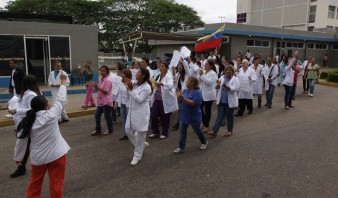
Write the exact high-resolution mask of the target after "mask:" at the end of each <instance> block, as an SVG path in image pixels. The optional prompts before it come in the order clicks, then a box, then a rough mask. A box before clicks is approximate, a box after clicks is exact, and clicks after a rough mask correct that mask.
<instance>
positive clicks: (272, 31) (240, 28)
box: [198, 23, 338, 42]
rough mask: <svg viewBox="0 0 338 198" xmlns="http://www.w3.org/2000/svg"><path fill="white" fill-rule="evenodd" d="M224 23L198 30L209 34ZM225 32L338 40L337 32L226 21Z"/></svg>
mask: <svg viewBox="0 0 338 198" xmlns="http://www.w3.org/2000/svg"><path fill="white" fill-rule="evenodd" d="M222 25H223V23H216V24H206V25H205V29H204V30H201V31H198V34H199V35H200V36H202V35H208V34H212V33H213V32H215V31H216V30H217V29H218V28H220V27H221V26H222ZM224 34H230V35H247V36H260V37H271V38H281V39H298V40H310V41H324V42H338V38H337V34H330V33H322V32H310V31H301V30H290V29H283V28H274V27H264V26H253V25H246V24H237V23H225V29H224Z"/></svg>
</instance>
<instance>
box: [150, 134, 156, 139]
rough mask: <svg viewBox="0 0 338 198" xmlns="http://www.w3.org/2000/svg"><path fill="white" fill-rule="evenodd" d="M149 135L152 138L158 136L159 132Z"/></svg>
mask: <svg viewBox="0 0 338 198" xmlns="http://www.w3.org/2000/svg"><path fill="white" fill-rule="evenodd" d="M149 137H150V138H154V137H157V134H154V133H152V134H150V135H149Z"/></svg>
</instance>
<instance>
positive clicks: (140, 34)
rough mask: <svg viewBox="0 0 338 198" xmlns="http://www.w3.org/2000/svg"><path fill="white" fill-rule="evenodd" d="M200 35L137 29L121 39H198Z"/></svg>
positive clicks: (124, 40)
mask: <svg viewBox="0 0 338 198" xmlns="http://www.w3.org/2000/svg"><path fill="white" fill-rule="evenodd" d="M198 38H199V36H198V35H193V34H180V33H163V32H149V31H137V32H132V33H129V34H126V35H123V36H122V37H121V38H120V39H119V42H120V43H123V44H124V43H127V42H131V41H135V40H139V39H145V40H149V39H151V40H171V41H197V39H198Z"/></svg>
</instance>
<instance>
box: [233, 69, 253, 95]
mask: <svg viewBox="0 0 338 198" xmlns="http://www.w3.org/2000/svg"><path fill="white" fill-rule="evenodd" d="M237 77H238V78H240V77H247V78H249V77H251V80H249V86H250V89H249V91H248V92H244V91H241V90H239V91H238V98H239V99H253V88H252V85H253V83H254V82H255V81H256V72H255V70H254V69H252V68H250V67H248V69H247V70H246V71H245V72H244V70H243V67H241V68H240V69H239V71H238V75H237Z"/></svg>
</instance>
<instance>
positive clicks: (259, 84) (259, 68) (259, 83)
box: [250, 57, 264, 108]
mask: <svg viewBox="0 0 338 198" xmlns="http://www.w3.org/2000/svg"><path fill="white" fill-rule="evenodd" d="M259 62H260V60H259V58H258V57H255V58H254V63H253V64H252V65H251V66H250V67H251V68H252V69H254V70H255V72H256V77H257V79H256V81H255V82H254V83H253V85H252V86H253V94H254V95H256V96H257V98H258V108H261V107H262V93H263V76H264V67H263V65H261V64H259Z"/></svg>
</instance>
